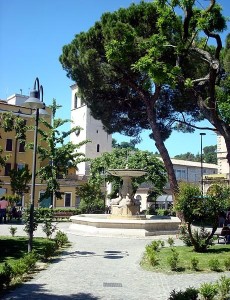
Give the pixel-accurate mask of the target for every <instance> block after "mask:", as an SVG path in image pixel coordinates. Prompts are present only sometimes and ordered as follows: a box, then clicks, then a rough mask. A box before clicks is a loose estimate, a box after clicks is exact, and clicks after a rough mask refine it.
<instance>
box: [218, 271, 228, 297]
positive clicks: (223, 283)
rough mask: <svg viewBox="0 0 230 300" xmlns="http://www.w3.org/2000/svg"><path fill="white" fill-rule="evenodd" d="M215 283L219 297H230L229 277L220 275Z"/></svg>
mask: <svg viewBox="0 0 230 300" xmlns="http://www.w3.org/2000/svg"><path fill="white" fill-rule="evenodd" d="M217 284H218V295H219V299H220V300H227V299H230V278H227V277H226V276H221V277H220V279H219V280H218V282H217Z"/></svg>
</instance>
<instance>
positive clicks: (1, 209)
mask: <svg viewBox="0 0 230 300" xmlns="http://www.w3.org/2000/svg"><path fill="white" fill-rule="evenodd" d="M7 207H8V201H6V199H5V197H4V196H3V197H2V198H1V200H0V216H1V220H0V223H2V221H3V220H4V223H6V210H7Z"/></svg>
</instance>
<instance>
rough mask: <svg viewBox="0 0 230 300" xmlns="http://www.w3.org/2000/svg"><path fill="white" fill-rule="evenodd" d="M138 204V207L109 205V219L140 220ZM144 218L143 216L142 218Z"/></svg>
mask: <svg viewBox="0 0 230 300" xmlns="http://www.w3.org/2000/svg"><path fill="white" fill-rule="evenodd" d="M139 214H140V204H139V205H129V206H128V205H124V206H121V205H116V204H112V205H111V215H110V218H121V217H123V218H136V219H140V215H139ZM143 217H144V216H143Z"/></svg>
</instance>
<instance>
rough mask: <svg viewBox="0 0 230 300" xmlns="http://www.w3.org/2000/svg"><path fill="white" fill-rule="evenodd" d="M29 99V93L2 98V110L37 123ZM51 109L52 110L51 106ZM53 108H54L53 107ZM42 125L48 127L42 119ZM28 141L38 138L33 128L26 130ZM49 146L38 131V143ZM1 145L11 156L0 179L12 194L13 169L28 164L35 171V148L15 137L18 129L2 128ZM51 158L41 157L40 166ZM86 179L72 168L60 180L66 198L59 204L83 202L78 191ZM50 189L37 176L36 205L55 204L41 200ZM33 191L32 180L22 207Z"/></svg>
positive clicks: (4, 191)
mask: <svg viewBox="0 0 230 300" xmlns="http://www.w3.org/2000/svg"><path fill="white" fill-rule="evenodd" d="M27 99H28V96H25V95H21V94H14V95H12V96H10V97H8V98H7V99H6V100H0V113H4V112H12V113H13V114H14V115H15V116H18V117H21V118H23V119H24V122H25V125H28V126H31V127H32V126H34V124H35V117H34V111H33V110H32V109H30V108H27V107H26V106H25V104H24V102H25V101H26V100H27ZM48 110H49V109H48ZM49 111H50V110H49ZM48 122H51V115H50V116H49V118H48ZM38 127H39V128H40V129H41V130H47V128H45V127H44V125H43V124H42V123H41V122H39V125H38ZM26 141H27V143H33V141H34V129H33V128H31V129H29V130H28V131H27V133H26ZM39 145H40V146H42V147H46V145H45V142H44V141H42V140H41V139H40V136H39V133H38V146H39ZM0 147H1V148H2V150H3V154H2V155H8V156H9V158H8V160H7V162H6V165H5V167H1V168H0V180H1V188H0V195H12V194H13V193H12V190H11V185H10V176H9V173H10V170H12V169H13V168H14V169H17V170H19V169H22V168H24V167H25V166H26V165H27V166H28V169H29V170H30V172H31V170H32V161H33V150H30V149H26V148H25V144H23V143H20V142H19V141H18V140H17V139H15V132H13V131H9V132H4V130H3V129H2V128H1V129H0ZM49 163H50V162H49V160H47V161H40V160H39V159H38V156H37V161H36V167H37V169H39V168H41V167H42V166H44V165H45V164H49ZM84 182H85V180H84V178H83V177H78V176H76V170H75V169H69V172H68V175H67V176H66V178H64V179H60V180H59V183H60V192H61V193H62V194H63V197H62V199H56V203H55V207H76V205H77V203H78V202H79V198H78V196H77V195H76V193H75V189H76V186H77V185H82V184H83V183H84ZM45 190H46V183H45V182H40V181H39V178H38V177H37V178H36V182H35V207H38V206H41V207H49V206H50V204H51V199H43V200H42V201H39V199H40V198H41V195H42V194H44V192H45ZM30 193H31V183H29V184H28V190H26V191H25V192H24V193H23V195H22V201H21V203H18V205H20V206H23V207H25V206H27V205H29V203H30V197H31V196H30Z"/></svg>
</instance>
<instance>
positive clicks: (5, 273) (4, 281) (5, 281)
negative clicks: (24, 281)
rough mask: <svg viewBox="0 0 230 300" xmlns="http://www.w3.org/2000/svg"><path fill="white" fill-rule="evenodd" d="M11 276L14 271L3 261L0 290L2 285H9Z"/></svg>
mask: <svg viewBox="0 0 230 300" xmlns="http://www.w3.org/2000/svg"><path fill="white" fill-rule="evenodd" d="M13 276H14V271H13V268H12V266H11V265H10V264H8V263H7V262H6V263H4V265H3V269H2V271H1V273H0V290H2V289H3V287H4V286H6V287H8V286H9V284H10V281H11V280H12V278H13Z"/></svg>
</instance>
